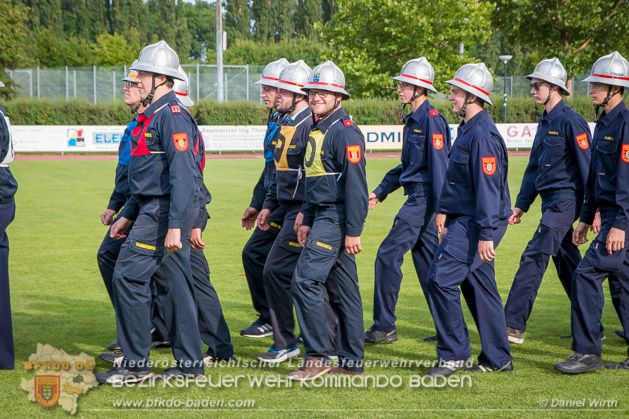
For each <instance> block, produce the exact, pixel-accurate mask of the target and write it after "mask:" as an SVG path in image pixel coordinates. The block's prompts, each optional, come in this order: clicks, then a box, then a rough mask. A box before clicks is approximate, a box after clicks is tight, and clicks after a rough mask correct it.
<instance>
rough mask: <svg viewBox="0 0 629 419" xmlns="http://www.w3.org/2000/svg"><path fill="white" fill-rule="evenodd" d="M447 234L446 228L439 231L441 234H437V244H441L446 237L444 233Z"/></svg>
mask: <svg viewBox="0 0 629 419" xmlns="http://www.w3.org/2000/svg"><path fill="white" fill-rule="evenodd" d="M447 232H448V229H447V228H445V227H444V228H442V229H441V233H439V244H441V242H442V241H443V238H444V237H445V236H446V233H447Z"/></svg>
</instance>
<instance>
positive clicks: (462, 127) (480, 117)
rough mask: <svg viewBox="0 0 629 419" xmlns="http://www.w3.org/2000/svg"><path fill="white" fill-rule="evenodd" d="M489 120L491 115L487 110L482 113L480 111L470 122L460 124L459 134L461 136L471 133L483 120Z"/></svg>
mask: <svg viewBox="0 0 629 419" xmlns="http://www.w3.org/2000/svg"><path fill="white" fill-rule="evenodd" d="M487 118H489V114H488V113H487V109H483V110H482V111H480V112H479V113H477V114H476V115H474V116H473V117H472V118H470V120H469V121H467V122H465V121H463V122H461V123H460V124H459V132H460V133H461V134H463V133H466V132H467V131H469V130H470V129H472V127H473V126H474V125H476V124H478V122H480V121H481V120H483V119H487Z"/></svg>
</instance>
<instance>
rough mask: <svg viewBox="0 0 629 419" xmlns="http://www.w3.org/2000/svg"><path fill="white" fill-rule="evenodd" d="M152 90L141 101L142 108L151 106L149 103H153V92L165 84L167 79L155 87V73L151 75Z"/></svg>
mask: <svg viewBox="0 0 629 419" xmlns="http://www.w3.org/2000/svg"><path fill="white" fill-rule="evenodd" d="M151 81H152V85H153V86H152V88H151V91H150V92H149V94H148V95H147V96H146V98H144V99H143V100H142V105H143V106H148V105H150V104H151V102H152V101H153V95H155V90H156V89H157V88H158V87H160V86H163V85H164V84H166V82H167V81H168V79H166V80H164V81H163V82H161V83H160V84H158V85H157V86H155V73H152V78H151Z"/></svg>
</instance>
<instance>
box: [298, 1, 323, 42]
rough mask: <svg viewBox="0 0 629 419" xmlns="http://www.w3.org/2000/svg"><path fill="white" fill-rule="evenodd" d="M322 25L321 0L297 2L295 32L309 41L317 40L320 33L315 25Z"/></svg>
mask: <svg viewBox="0 0 629 419" xmlns="http://www.w3.org/2000/svg"><path fill="white" fill-rule="evenodd" d="M317 23H323V8H322V2H321V0H297V8H296V10H295V32H296V33H297V34H298V35H301V36H303V37H304V38H306V39H309V40H319V33H320V31H319V30H317V28H316V27H315V24H317Z"/></svg>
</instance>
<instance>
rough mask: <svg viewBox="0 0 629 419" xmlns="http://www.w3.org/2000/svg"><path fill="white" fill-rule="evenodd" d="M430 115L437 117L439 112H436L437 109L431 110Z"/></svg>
mask: <svg viewBox="0 0 629 419" xmlns="http://www.w3.org/2000/svg"><path fill="white" fill-rule="evenodd" d="M428 115H430V116H437V115H439V111H438V110H436V109H431V110H429V111H428Z"/></svg>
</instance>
